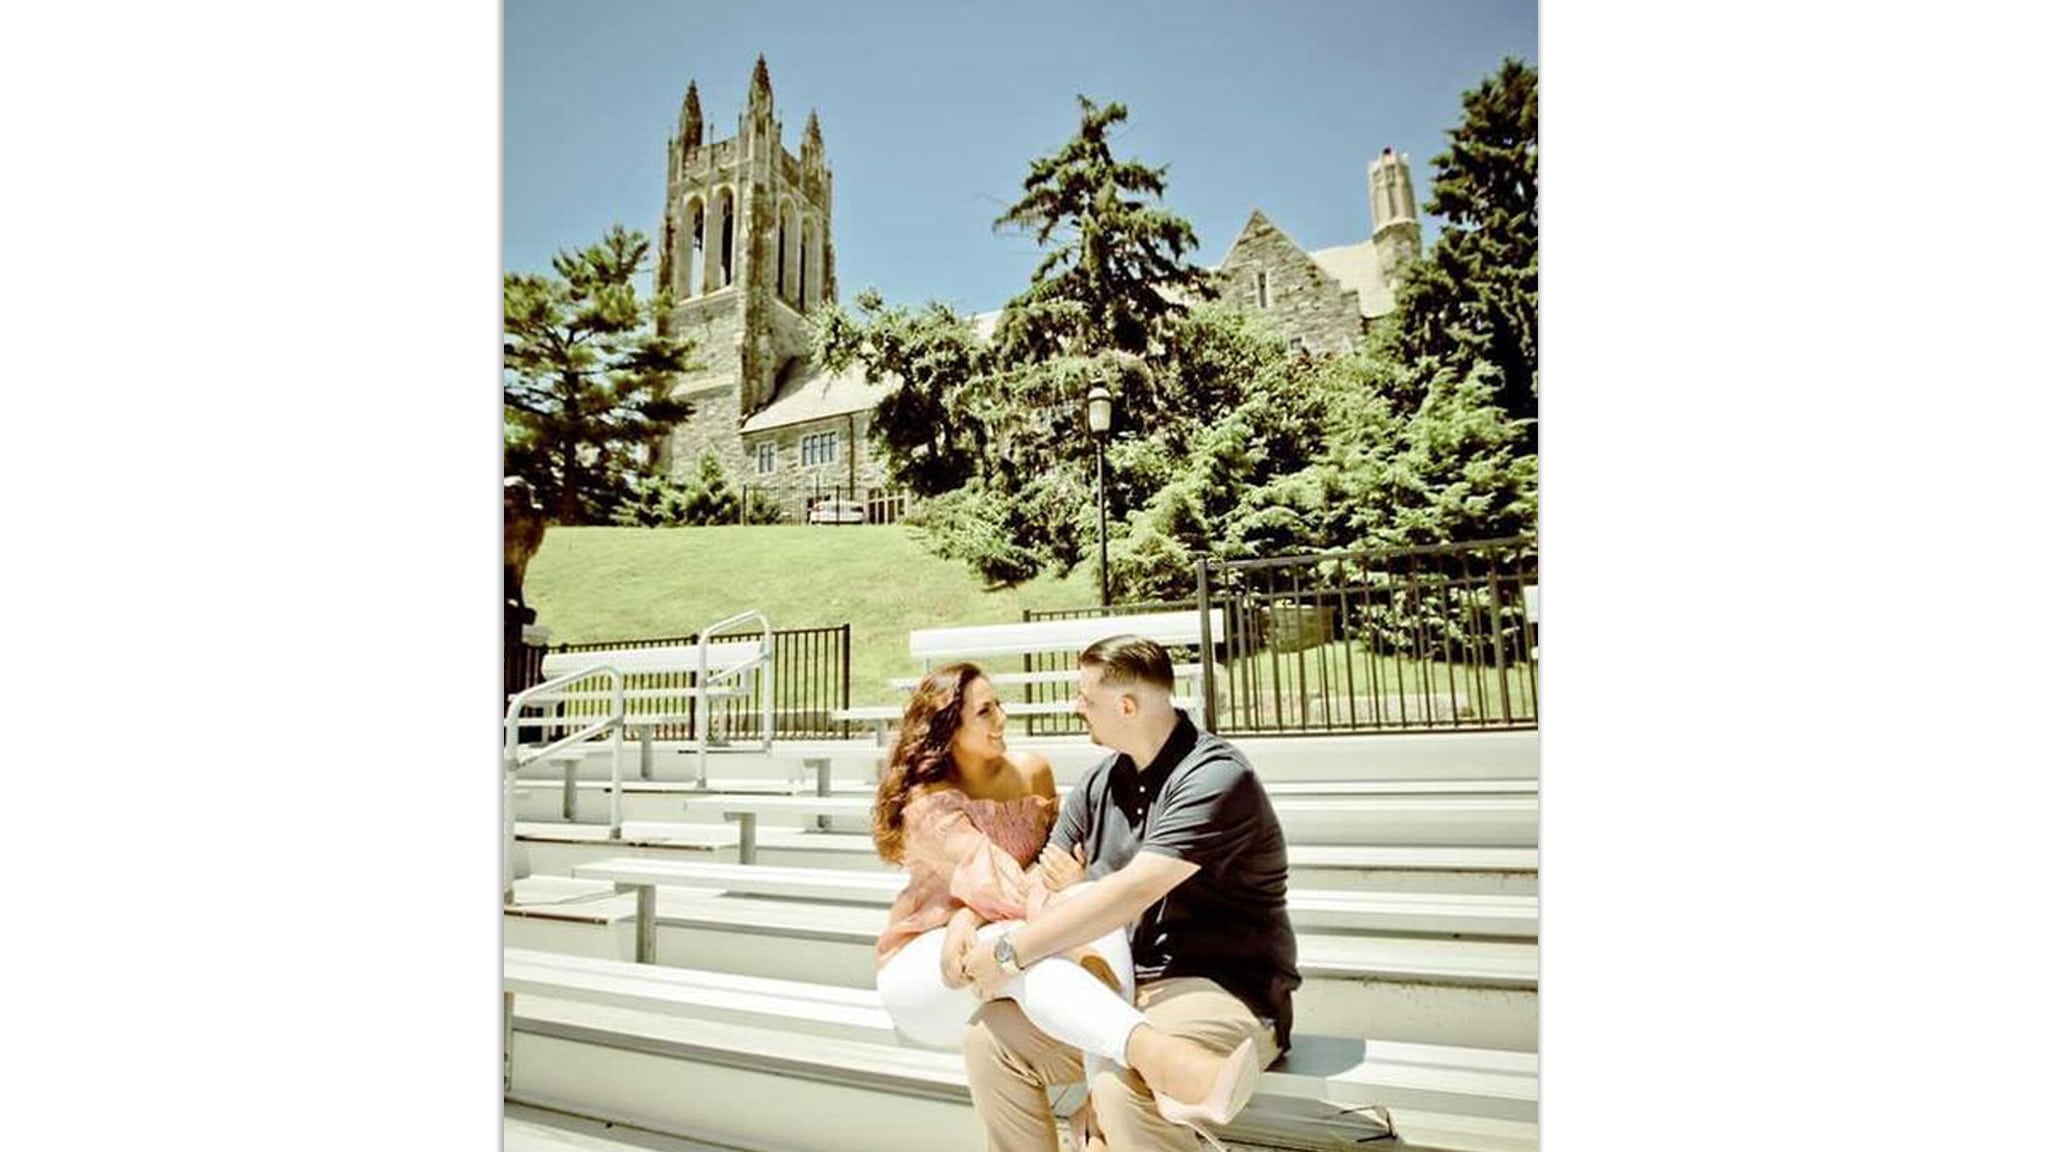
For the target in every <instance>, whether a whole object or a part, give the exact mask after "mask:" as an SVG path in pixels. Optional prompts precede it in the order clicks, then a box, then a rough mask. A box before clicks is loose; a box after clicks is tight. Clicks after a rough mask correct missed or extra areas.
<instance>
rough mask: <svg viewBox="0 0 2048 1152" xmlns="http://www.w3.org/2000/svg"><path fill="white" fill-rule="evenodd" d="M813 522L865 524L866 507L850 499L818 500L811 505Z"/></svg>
mask: <svg viewBox="0 0 2048 1152" xmlns="http://www.w3.org/2000/svg"><path fill="white" fill-rule="evenodd" d="M810 521H811V523H813V524H865V523H867V522H868V512H867V509H865V508H863V507H861V506H860V505H859V504H856V503H854V502H853V501H851V500H820V501H818V502H817V503H816V504H813V505H811V515H810Z"/></svg>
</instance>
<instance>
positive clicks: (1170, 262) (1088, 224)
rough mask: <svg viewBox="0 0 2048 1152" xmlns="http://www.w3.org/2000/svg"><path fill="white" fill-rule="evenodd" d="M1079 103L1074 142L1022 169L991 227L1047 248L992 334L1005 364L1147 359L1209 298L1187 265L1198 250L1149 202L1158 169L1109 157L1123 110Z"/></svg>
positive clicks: (1210, 292)
mask: <svg viewBox="0 0 2048 1152" xmlns="http://www.w3.org/2000/svg"><path fill="white" fill-rule="evenodd" d="M1078 99H1079V101H1080V104H1081V125H1080V128H1079V129H1078V130H1077V131H1076V132H1075V134H1074V138H1073V139H1071V140H1069V141H1067V143H1066V144H1065V145H1064V146H1062V147H1061V148H1060V150H1059V151H1058V152H1055V153H1053V154H1052V155H1050V156H1041V157H1039V158H1038V159H1036V160H1034V161H1032V162H1031V172H1030V174H1029V175H1027V176H1026V177H1025V178H1024V195H1023V197H1022V198H1021V199H1019V200H1018V201H1017V202H1016V203H1015V204H1012V205H1010V207H1009V208H1008V209H1007V210H1005V211H1004V213H1003V214H1002V215H1001V216H1000V217H997V219H996V227H997V228H1004V227H1017V228H1022V229H1024V230H1025V231H1027V232H1029V233H1030V235H1031V237H1032V239H1033V240H1035V241H1036V242H1037V243H1038V244H1039V245H1040V246H1041V247H1044V246H1046V245H1048V244H1050V245H1051V248H1050V250H1049V251H1048V252H1047V253H1046V254H1045V258H1044V259H1043V260H1041V261H1040V262H1039V265H1038V268H1037V270H1036V271H1034V272H1033V273H1032V274H1031V284H1030V287H1028V288H1026V289H1025V290H1024V292H1023V294H1022V295H1020V296H1018V297H1017V298H1016V299H1014V300H1012V301H1010V303H1009V305H1008V307H1007V309H1006V310H1005V312H1004V314H1003V321H1002V326H1001V327H1000V328H999V329H998V331H997V334H996V339H997V344H998V347H999V348H1000V349H1001V350H1002V352H1003V354H1004V357H1005V359H1006V360H1007V361H1009V362H1010V363H1012V364H1016V363H1030V362H1042V361H1045V360H1048V359H1051V358H1052V357H1055V356H1060V355H1082V356H1085V355H1091V354H1093V353H1098V352H1106V351H1110V350H1120V351H1123V352H1129V353H1132V354H1134V355H1140V356H1144V355H1150V354H1153V353H1155V352H1157V351H1159V350H1160V346H1161V345H1163V344H1164V343H1166V340H1165V337H1166V336H1167V330H1168V329H1169V328H1170V326H1171V324H1172V322H1173V321H1174V320H1175V319H1176V318H1178V317H1179V316H1180V315H1181V314H1182V312H1183V311H1184V310H1185V308H1186V305H1187V302H1188V301H1191V300H1196V299H1207V298H1210V297H1213V296H1214V294H1215V293H1214V289H1213V288H1212V287H1211V286H1210V284H1209V277H1208V274H1207V273H1206V272H1204V271H1203V270H1202V269H1200V268H1198V267H1196V266H1195V265H1193V264H1191V263H1189V262H1188V259H1187V257H1188V254H1189V253H1190V252H1192V251H1193V250H1194V249H1195V248H1196V247H1197V246H1198V241H1197V240H1196V239H1195V230H1194V227H1193V225H1191V224H1189V223H1188V222H1187V221H1186V220H1184V219H1182V218H1181V217H1179V216H1176V215H1174V214H1173V213H1172V212H1169V211H1167V210H1166V209H1165V208H1164V207H1163V206H1161V205H1159V204H1157V203H1154V201H1156V200H1158V199H1160V198H1161V197H1163V196H1164V194H1165V192H1166V169H1165V168H1163V167H1158V168H1155V167H1152V166H1149V165H1145V164H1141V163H1138V162H1137V161H1135V160H1119V159H1117V158H1116V156H1115V155H1113V154H1112V153H1111V151H1110V147H1109V131H1110V129H1111V128H1113V127H1115V126H1116V125H1118V124H1121V123H1123V122H1124V120H1125V119H1127V118H1128V116H1129V112H1128V111H1127V110H1126V109H1125V108H1124V106H1123V105H1122V104H1116V103H1111V104H1109V105H1108V106H1106V107H1097V106H1096V104H1095V102H1094V101H1092V100H1090V99H1088V97H1086V96H1082V97H1079V98H1078Z"/></svg>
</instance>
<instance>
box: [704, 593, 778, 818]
mask: <svg viewBox="0 0 2048 1152" xmlns="http://www.w3.org/2000/svg"><path fill="white" fill-rule="evenodd" d="M748 620H757V621H759V622H760V625H761V654H760V655H759V656H756V657H755V658H753V659H752V660H746V661H742V662H740V663H738V664H735V665H733V666H732V667H730V668H727V669H725V670H723V671H721V672H717V673H713V672H712V671H711V638H712V637H714V636H717V635H719V634H720V633H722V632H728V631H732V630H734V629H735V628H736V627H737V626H738V625H740V624H743V623H745V622H746V621H748ZM756 666H760V667H762V668H763V669H765V674H764V675H763V676H762V677H761V751H763V752H773V751H774V750H775V629H774V628H773V627H771V626H770V625H769V623H768V617H767V615H766V614H764V613H762V612H761V611H759V610H758V609H753V608H749V609H747V610H746V611H744V612H741V613H738V614H736V615H732V616H728V617H726V618H725V619H723V620H720V621H718V622H717V623H716V624H712V625H710V626H709V627H707V628H705V629H704V630H703V631H702V632H699V633H698V634H697V688H698V690H699V691H700V692H703V691H704V690H706V689H709V688H710V687H711V684H712V682H713V680H714V679H716V680H719V681H725V680H731V679H733V678H735V677H737V676H739V675H741V674H742V673H746V672H751V671H753V669H754V668H755V667H756ZM701 698H702V699H703V700H704V701H705V703H706V706H707V707H706V709H705V712H704V723H703V726H702V728H701V730H700V731H699V732H698V733H697V787H698V788H709V787H711V775H710V773H711V713H710V711H709V707H708V705H709V702H710V697H709V696H708V695H705V696H703V697H701Z"/></svg>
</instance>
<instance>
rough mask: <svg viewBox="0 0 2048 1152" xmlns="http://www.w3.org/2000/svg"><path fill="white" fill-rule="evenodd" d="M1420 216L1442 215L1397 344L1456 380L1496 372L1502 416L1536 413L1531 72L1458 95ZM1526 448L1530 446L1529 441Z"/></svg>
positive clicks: (1416, 274) (1514, 70)
mask: <svg viewBox="0 0 2048 1152" xmlns="http://www.w3.org/2000/svg"><path fill="white" fill-rule="evenodd" d="M1449 136H1450V150H1449V151H1447V152H1445V153H1443V154H1442V155H1439V156H1436V157H1433V158H1432V159H1431V161H1430V163H1431V164H1432V165H1433V166H1434V167H1435V176H1434V179H1433V181H1432V187H1431V195H1430V199H1429V202H1428V203H1427V204H1425V205H1424V208H1425V210H1427V211H1429V212H1432V213H1435V214H1437V215H1440V216H1442V217H1443V218H1444V230H1443V234H1442V235H1441V236H1439V237H1438V238H1437V242H1436V245H1435V247H1433V248H1432V249H1431V250H1430V253H1429V255H1428V256H1427V257H1425V258H1423V259H1422V260H1419V261H1416V262H1415V263H1414V264H1412V265H1410V266H1409V271H1408V273H1407V275H1406V278H1405V279H1404V281H1403V283H1402V287H1401V292H1400V307H1399V312H1400V315H1399V320H1398V324H1399V328H1400V331H1401V337H1402V339H1401V348H1402V352H1403V353H1404V355H1405V357H1406V358H1407V359H1408V360H1410V361H1411V362H1415V363H1420V362H1421V361H1423V360H1425V359H1429V360H1433V361H1434V362H1435V363H1436V364H1438V365H1441V366H1442V367H1445V368H1447V369H1449V370H1451V371H1452V372H1454V373H1455V374H1457V375H1459V376H1461V377H1462V376H1464V375H1465V374H1467V373H1469V372H1470V371H1471V370H1472V369H1473V368H1474V367H1475V366H1476V365H1478V364H1481V363H1485V364H1491V365H1493V366H1494V367H1495V368H1497V369H1499V379H1500V403H1501V406H1502V407H1503V408H1504V409H1505V410H1506V412H1507V414H1508V416H1509V417H1510V418H1511V419H1517V420H1521V419H1531V418H1533V417H1535V415H1536V393H1537V387H1536V381H1537V372H1536V231H1537V211H1536V207H1537V195H1536V70H1535V69H1534V68H1531V67H1529V66H1527V65H1525V64H1523V63H1522V62H1521V61H1518V60H1512V59H1510V60H1506V61H1503V62H1502V64H1501V67H1500V71H1499V72H1498V73H1496V74H1495V75H1493V76H1490V77H1488V78H1487V79H1486V80H1485V81H1483V82H1482V83H1481V84H1480V85H1479V87H1478V88H1477V89H1475V90H1472V91H1469V92H1466V93H1465V98H1464V117H1463V119H1462V120H1461V121H1460V122H1459V124H1458V126H1457V127H1456V128H1453V129H1452V130H1451V131H1450V133H1449ZM1527 450H1528V451H1532V452H1533V451H1534V450H1535V437H1534V435H1533V433H1532V435H1531V436H1530V437H1529V441H1528V444H1527Z"/></svg>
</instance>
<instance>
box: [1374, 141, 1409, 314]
mask: <svg viewBox="0 0 2048 1152" xmlns="http://www.w3.org/2000/svg"><path fill="white" fill-rule="evenodd" d="M1368 179H1369V180H1370V182H1371V184H1372V246H1373V252H1374V254H1375V255H1376V256H1377V257H1378V259H1379V267H1380V277H1381V279H1383V280H1385V281H1386V282H1387V283H1389V284H1392V283H1395V282H1396V281H1398V280H1399V279H1400V277H1399V275H1398V271H1399V269H1400V267H1401V265H1403V264H1406V263H1407V262H1409V261H1410V260H1415V259H1418V258H1420V257H1421V255H1422V221H1421V220H1420V218H1418V217H1417V216H1416V214H1415V181H1414V180H1413V179H1412V178H1410V176H1409V175H1408V158H1407V157H1406V156H1398V155H1395V153H1394V150H1393V149H1392V148H1382V149H1380V155H1379V159H1377V160H1375V161H1373V163H1372V171H1371V173H1370V175H1369V177H1368Z"/></svg>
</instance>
